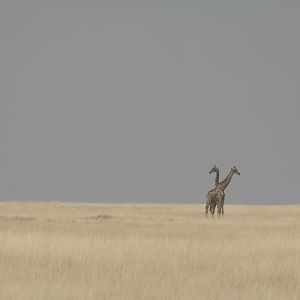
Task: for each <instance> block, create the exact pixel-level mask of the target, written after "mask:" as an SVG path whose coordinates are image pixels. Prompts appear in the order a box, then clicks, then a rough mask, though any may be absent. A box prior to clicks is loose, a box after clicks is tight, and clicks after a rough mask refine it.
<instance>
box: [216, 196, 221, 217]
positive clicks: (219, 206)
mask: <svg viewBox="0 0 300 300" xmlns="http://www.w3.org/2000/svg"><path fill="white" fill-rule="evenodd" d="M217 208H218V217H219V218H220V215H221V211H222V202H221V199H218V200H217Z"/></svg>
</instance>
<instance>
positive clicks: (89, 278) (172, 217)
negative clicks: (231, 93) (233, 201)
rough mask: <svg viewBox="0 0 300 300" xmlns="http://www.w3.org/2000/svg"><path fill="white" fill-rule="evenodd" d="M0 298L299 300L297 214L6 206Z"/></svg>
mask: <svg viewBox="0 0 300 300" xmlns="http://www.w3.org/2000/svg"><path fill="white" fill-rule="evenodd" d="M0 299H13V300H17V299H30V300H32V299H51V300H52V299H118V300H123V299H124V300H129V299H130V300H132V299H138V300H140V299H155V300H156V299H170V300H171V299H172V300H175V299H189V300H190V299H300V206H296V205H294V206H292V205H291V206H288V205H287V206H246V205H244V206H240V205H236V206H235V205H226V206H225V216H224V218H223V219H218V218H217V217H215V218H214V219H212V218H208V219H205V216H204V206H203V205H136V204H127V205H104V204H102V205H101V204H66V203H29V202H27V203H24V202H3V203H0Z"/></svg>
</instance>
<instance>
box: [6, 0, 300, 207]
mask: <svg viewBox="0 0 300 300" xmlns="http://www.w3.org/2000/svg"><path fill="white" fill-rule="evenodd" d="M299 13H300V2H299V1H189V0H186V1H176V0H165V1H130V0H122V1H121V0H119V1H118V0H110V1H108V0H103V1H92V0H85V1H62V0H60V1H41V0H37V1H13V0H7V1H4V0H2V1H1V2H0V41H1V49H0V83H1V86H0V87H1V89H0V101H1V102H0V145H1V146H0V200H12V199H14V200H22V199H24V200H63V201H101V202H182V203H203V201H204V197H205V195H206V193H207V191H208V190H209V189H211V188H212V187H213V182H214V181H213V179H214V178H213V176H211V175H209V174H208V172H209V170H210V169H211V167H212V166H213V164H215V163H216V164H217V165H218V166H219V167H220V169H221V177H224V176H225V175H226V174H227V173H228V171H229V169H230V167H232V166H233V165H236V166H237V167H238V169H239V170H240V172H241V176H235V177H234V178H233V180H232V183H231V185H230V186H229V187H228V191H227V193H226V202H227V203H255V204H256V203H299V200H300V199H299V183H300V175H299V168H300V158H299V153H300V140H299V136H300V134H299V130H300V118H299V115H298V114H299V113H300V99H299V94H300V93H299V92H300V59H299V53H300V34H299V29H300V18H299Z"/></svg>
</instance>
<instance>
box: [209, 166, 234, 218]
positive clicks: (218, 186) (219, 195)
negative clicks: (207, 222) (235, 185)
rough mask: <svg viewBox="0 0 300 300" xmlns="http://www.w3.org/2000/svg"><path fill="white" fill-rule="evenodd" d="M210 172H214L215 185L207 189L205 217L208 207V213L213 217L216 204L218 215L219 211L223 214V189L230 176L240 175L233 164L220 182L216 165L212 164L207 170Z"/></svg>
mask: <svg viewBox="0 0 300 300" xmlns="http://www.w3.org/2000/svg"><path fill="white" fill-rule="evenodd" d="M211 173H216V178H215V187H214V188H213V189H212V190H211V191H209V192H208V194H207V196H206V206H205V216H206V217H207V214H208V208H209V209H210V213H211V215H212V217H213V216H214V213H215V208H216V206H217V208H218V215H219V217H220V215H221V212H222V216H223V214H224V200H225V192H224V191H225V189H226V188H227V186H228V185H229V183H230V181H231V179H232V176H233V175H234V174H238V175H240V172H239V171H238V169H237V168H236V167H235V166H234V167H233V168H231V170H230V172H229V174H228V175H227V176H226V178H225V179H224V180H223V181H222V182H219V176H220V172H219V168H218V167H217V166H216V165H214V167H213V168H212V169H211V171H210V172H209V174H211Z"/></svg>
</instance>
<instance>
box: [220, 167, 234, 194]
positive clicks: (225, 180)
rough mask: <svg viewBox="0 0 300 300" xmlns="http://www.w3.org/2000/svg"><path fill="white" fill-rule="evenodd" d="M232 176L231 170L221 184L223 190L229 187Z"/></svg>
mask: <svg viewBox="0 0 300 300" xmlns="http://www.w3.org/2000/svg"><path fill="white" fill-rule="evenodd" d="M232 176H233V172H232V170H230V172H229V174H228V175H227V177H226V178H225V179H224V180H223V181H222V182H221V184H222V187H223V189H224V190H225V189H226V188H227V186H228V185H229V183H230V181H231V178H232Z"/></svg>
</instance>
